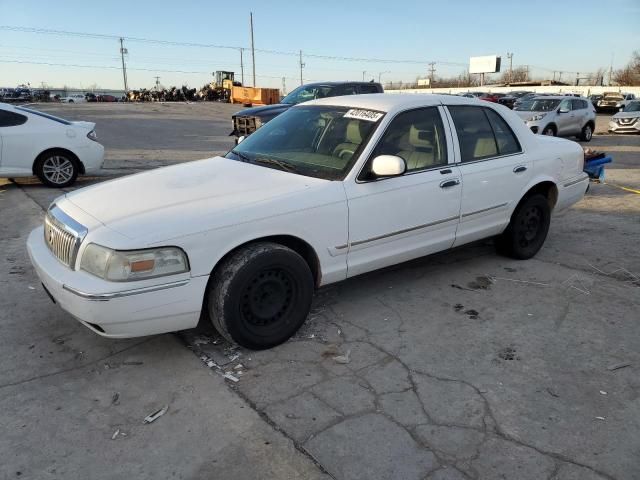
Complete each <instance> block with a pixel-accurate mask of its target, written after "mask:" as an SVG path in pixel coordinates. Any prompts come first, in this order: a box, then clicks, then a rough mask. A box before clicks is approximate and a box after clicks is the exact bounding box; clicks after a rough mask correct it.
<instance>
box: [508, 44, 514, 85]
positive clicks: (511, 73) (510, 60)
mask: <svg viewBox="0 0 640 480" xmlns="http://www.w3.org/2000/svg"><path fill="white" fill-rule="evenodd" d="M507 58H508V59H509V85H511V83H512V82H513V53H509V52H507Z"/></svg>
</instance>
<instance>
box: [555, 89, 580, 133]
mask: <svg viewBox="0 0 640 480" xmlns="http://www.w3.org/2000/svg"><path fill="white" fill-rule="evenodd" d="M556 125H557V127H558V132H557V133H558V135H573V134H575V130H576V113H575V112H574V111H573V109H572V108H571V98H565V99H564V100H562V101H561V102H560V105H559V106H558V109H557V115H556Z"/></svg>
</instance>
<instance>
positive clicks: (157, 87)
mask: <svg viewBox="0 0 640 480" xmlns="http://www.w3.org/2000/svg"><path fill="white" fill-rule="evenodd" d="M154 78H155V79H156V91H158V90H160V77H158V76H156V77H154Z"/></svg>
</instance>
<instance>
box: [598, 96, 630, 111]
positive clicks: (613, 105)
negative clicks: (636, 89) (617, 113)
mask: <svg viewBox="0 0 640 480" xmlns="http://www.w3.org/2000/svg"><path fill="white" fill-rule="evenodd" d="M635 99H636V96H635V95H634V94H633V93H618V92H605V93H604V95H603V96H602V99H601V100H600V101H598V103H597V105H596V109H597V111H598V112H606V111H612V110H620V109H621V108H624V107H625V106H626V105H627V104H628V103H629V102H632V101H633V100H635Z"/></svg>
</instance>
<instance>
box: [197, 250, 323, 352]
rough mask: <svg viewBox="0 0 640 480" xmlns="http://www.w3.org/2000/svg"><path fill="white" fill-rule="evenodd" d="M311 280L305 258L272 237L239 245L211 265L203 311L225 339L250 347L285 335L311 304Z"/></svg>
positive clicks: (271, 343)
mask: <svg viewBox="0 0 640 480" xmlns="http://www.w3.org/2000/svg"><path fill="white" fill-rule="evenodd" d="M313 290H314V281H313V275H312V273H311V269H310V268H309V265H308V264H307V262H306V261H305V260H304V259H303V258H302V257H301V256H300V255H298V254H297V253H296V252H294V251H293V250H291V249H290V248H287V247H285V246H283V245H280V244H277V243H272V242H259V243H254V244H250V245H248V246H246V247H243V248H241V249H239V250H237V251H236V252H234V253H232V254H231V255H230V256H229V257H228V258H226V259H225V260H223V262H222V264H221V265H219V267H217V268H216V270H215V272H214V274H213V277H212V278H211V282H210V285H209V288H208V293H207V295H208V297H207V300H208V313H209V316H210V318H211V322H212V323H213V326H214V327H215V329H216V330H217V331H218V332H219V333H220V334H221V335H222V336H223V337H225V338H226V339H227V340H229V341H233V342H235V343H238V344H239V345H241V346H243V347H246V348H250V349H253V350H261V349H265V348H270V347H273V346H276V345H279V344H280V343H283V342H285V341H286V340H288V339H289V337H291V336H292V335H293V334H294V333H295V332H296V331H297V330H298V329H299V328H300V326H301V325H302V324H303V323H304V321H305V319H306V318H307V315H308V314H309V310H310V308H311V300H312V297H313Z"/></svg>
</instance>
